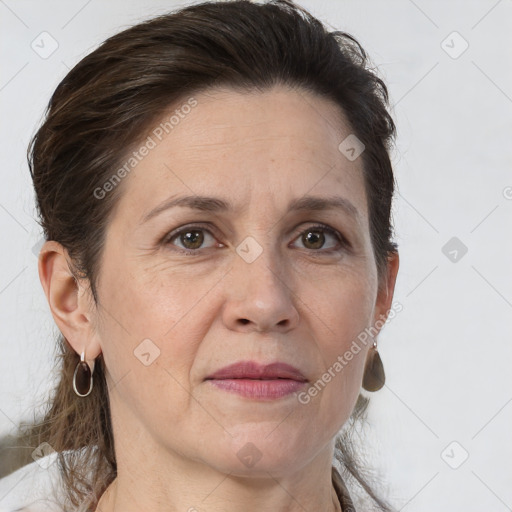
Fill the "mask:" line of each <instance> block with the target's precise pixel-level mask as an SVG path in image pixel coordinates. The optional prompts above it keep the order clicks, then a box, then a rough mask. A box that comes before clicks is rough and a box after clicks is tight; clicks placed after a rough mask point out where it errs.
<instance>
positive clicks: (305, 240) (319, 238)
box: [298, 225, 348, 253]
mask: <svg viewBox="0 0 512 512" xmlns="http://www.w3.org/2000/svg"><path fill="white" fill-rule="evenodd" d="M329 239H331V240H332V242H329ZM298 240H300V241H301V243H302V244H303V246H304V247H305V248H306V249H310V250H312V251H315V252H326V253H330V252H334V251H337V250H341V249H343V248H345V247H346V246H348V243H347V242H346V240H345V238H344V237H343V236H342V235H341V234H340V233H338V232H337V231H336V230H334V229H332V228H330V227H328V226H324V225H318V226H311V227H310V228H308V229H306V230H304V231H303V232H302V233H301V235H300V236H299V238H298ZM326 243H328V244H329V245H328V246H327V247H326V246H325V245H326ZM320 249H324V250H323V251H320Z"/></svg>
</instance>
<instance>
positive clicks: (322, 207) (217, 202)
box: [140, 196, 360, 224]
mask: <svg viewBox="0 0 512 512" xmlns="http://www.w3.org/2000/svg"><path fill="white" fill-rule="evenodd" d="M175 207H183V208H190V209H193V210H200V211H205V212H212V213H217V212H233V211H235V210H236V209H235V208H234V206H233V205H231V204H230V203H228V202H227V201H225V200H224V199H220V198H218V197H209V196H182V197H178V198H170V199H167V200H166V201H164V202H163V203H161V204H159V205H158V206H157V207H156V208H154V209H152V210H151V211H150V212H148V213H146V214H145V215H143V217H142V219H141V222H140V223H141V224H144V223H145V222H147V221H148V220H150V219H152V218H153V217H156V216H157V215H159V214H160V213H162V212H164V211H166V210H169V209H171V208H175ZM326 210H342V211H343V212H345V213H346V214H347V215H349V216H350V217H353V218H354V219H356V220H359V218H360V214H359V211H358V209H357V208H356V207H355V206H354V205H353V204H352V203H351V202H350V201H349V200H348V199H346V198H344V197H340V196H329V197H319V196H302V197H300V198H297V199H293V200H292V201H290V203H289V205H288V211H326Z"/></svg>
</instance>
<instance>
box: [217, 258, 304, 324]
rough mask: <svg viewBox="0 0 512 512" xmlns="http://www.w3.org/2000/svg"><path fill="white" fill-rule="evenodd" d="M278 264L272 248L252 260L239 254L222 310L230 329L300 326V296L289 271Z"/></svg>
mask: <svg viewBox="0 0 512 512" xmlns="http://www.w3.org/2000/svg"><path fill="white" fill-rule="evenodd" d="M278 267H279V262H278V261H277V260H276V258H274V257H273V256H272V255H271V254H270V251H269V250H268V249H267V250H264V251H263V253H262V254H261V255H260V256H259V257H258V258H257V259H256V260H255V261H253V262H251V263H248V262H246V261H245V260H244V259H243V258H241V257H239V256H238V255H236V257H235V261H234V264H233V267H232V268H231V270H230V272H229V279H228V282H227V283H226V285H227V288H226V289H227V290H228V291H227V292H226V293H227V296H226V302H225V304H224V308H223V311H222V316H223V321H224V324H225V325H226V326H227V327H228V328H229V329H231V330H235V331H239V332H251V331H257V332H267V331H278V332H280V333H284V332H287V331H289V330H291V329H294V328H295V327H296V326H297V325H298V323H299V320H300V318H299V312H298V311H297V308H296V307H295V302H296V300H297V299H296V296H295V294H294V293H293V291H292V289H291V286H290V285H291V283H289V282H288V281H289V280H288V279H287V278H286V272H282V271H281V272H280V271H279V270H280V269H279V268H278Z"/></svg>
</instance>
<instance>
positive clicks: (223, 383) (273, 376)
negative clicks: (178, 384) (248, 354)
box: [205, 361, 307, 400]
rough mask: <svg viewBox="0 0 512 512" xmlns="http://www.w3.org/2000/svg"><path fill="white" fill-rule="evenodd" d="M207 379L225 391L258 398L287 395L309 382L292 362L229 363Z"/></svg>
mask: <svg viewBox="0 0 512 512" xmlns="http://www.w3.org/2000/svg"><path fill="white" fill-rule="evenodd" d="M205 380H207V381H210V382H211V383H212V384H213V385H214V386H216V387H217V388H220V389H223V390H225V391H229V392H232V393H237V394H239V395H242V396H244V397H247V398H253V399H259V400H274V399H276V398H281V397H284V396H286V395H289V394H291V393H293V392H295V391H298V390H299V389H301V388H302V387H303V386H304V385H305V383H306V382H307V379H306V377H304V375H303V374H302V373H301V372H300V371H299V370H298V369H297V368H295V367H294V366H291V365H289V364H286V363H272V364H268V365H260V364H258V363H256V362H253V361H240V362H238V363H235V364H232V365H229V366H226V367H225V368H222V369H220V370H218V371H216V372H215V373H214V374H212V375H209V376H208V377H207V378H206V379H205Z"/></svg>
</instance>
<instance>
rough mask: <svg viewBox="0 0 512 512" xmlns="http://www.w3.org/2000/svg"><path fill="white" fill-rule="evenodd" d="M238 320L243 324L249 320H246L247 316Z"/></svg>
mask: <svg viewBox="0 0 512 512" xmlns="http://www.w3.org/2000/svg"><path fill="white" fill-rule="evenodd" d="M240 322H241V323H243V324H244V325H247V324H248V323H249V320H247V318H241V319H240Z"/></svg>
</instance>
